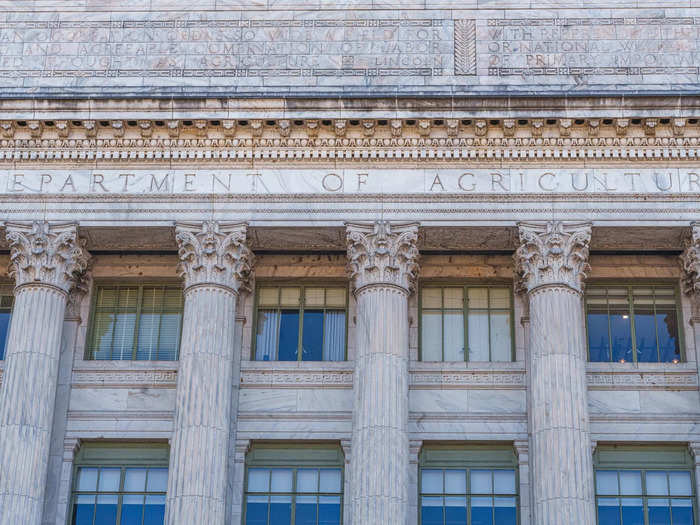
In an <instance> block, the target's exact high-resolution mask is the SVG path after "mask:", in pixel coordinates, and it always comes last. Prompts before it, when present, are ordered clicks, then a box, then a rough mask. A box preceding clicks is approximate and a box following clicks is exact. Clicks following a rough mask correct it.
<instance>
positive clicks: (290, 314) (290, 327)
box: [277, 310, 299, 361]
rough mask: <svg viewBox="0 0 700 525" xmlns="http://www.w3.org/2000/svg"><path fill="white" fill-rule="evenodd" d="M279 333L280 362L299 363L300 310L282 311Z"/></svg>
mask: <svg viewBox="0 0 700 525" xmlns="http://www.w3.org/2000/svg"><path fill="white" fill-rule="evenodd" d="M279 330H280V333H279V353H278V357H277V359H278V360H279V361H297V355H298V354H297V345H298V344H299V310H282V312H281V318H280V329H279Z"/></svg>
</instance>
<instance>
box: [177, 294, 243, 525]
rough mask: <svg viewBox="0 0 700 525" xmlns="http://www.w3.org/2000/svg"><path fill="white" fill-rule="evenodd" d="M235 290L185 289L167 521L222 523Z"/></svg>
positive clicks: (231, 372)
mask: <svg viewBox="0 0 700 525" xmlns="http://www.w3.org/2000/svg"><path fill="white" fill-rule="evenodd" d="M235 319H236V294H235V293H234V292H233V290H230V289H226V288H223V287H219V286H208V285H201V286H196V287H193V288H189V289H188V290H187V291H186V292H185V310H184V316H183V321H182V344H181V346H180V368H179V375H178V379H177V393H176V405H175V406H176V414H175V428H174V431H173V439H172V442H171V449H170V465H171V470H170V483H169V486H168V507H169V513H168V516H169V520H168V523H172V524H175V523H212V524H216V523H222V524H223V523H224V516H225V501H226V456H227V454H228V439H229V417H230V413H231V379H232V377H233V348H234V328H235V323H234V320H235Z"/></svg>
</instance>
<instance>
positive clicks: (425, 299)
mask: <svg viewBox="0 0 700 525" xmlns="http://www.w3.org/2000/svg"><path fill="white" fill-rule="evenodd" d="M421 302H422V307H423V308H442V288H423V290H422V291H421Z"/></svg>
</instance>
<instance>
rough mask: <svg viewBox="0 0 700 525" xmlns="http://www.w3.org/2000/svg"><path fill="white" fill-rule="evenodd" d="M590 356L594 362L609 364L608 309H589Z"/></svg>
mask: <svg viewBox="0 0 700 525" xmlns="http://www.w3.org/2000/svg"><path fill="white" fill-rule="evenodd" d="M587 328H588V355H589V359H590V360H591V361H593V362H599V361H603V362H608V361H610V359H611V356H610V337H609V333H608V309H607V306H605V307H604V308H603V309H598V308H591V307H589V308H588V319H587Z"/></svg>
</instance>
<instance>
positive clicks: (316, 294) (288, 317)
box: [255, 286, 347, 361]
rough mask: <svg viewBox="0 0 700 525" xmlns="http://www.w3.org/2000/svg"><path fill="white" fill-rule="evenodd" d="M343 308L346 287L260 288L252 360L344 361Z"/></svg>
mask: <svg viewBox="0 0 700 525" xmlns="http://www.w3.org/2000/svg"><path fill="white" fill-rule="evenodd" d="M346 308H347V288H346V287H340V286H336V287H321V286H262V287H260V288H259V289H258V308H257V330H256V338H255V360H256V361H343V360H345V331H346Z"/></svg>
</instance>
